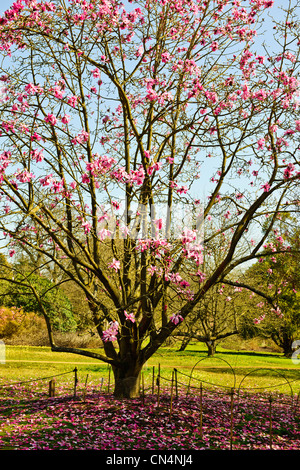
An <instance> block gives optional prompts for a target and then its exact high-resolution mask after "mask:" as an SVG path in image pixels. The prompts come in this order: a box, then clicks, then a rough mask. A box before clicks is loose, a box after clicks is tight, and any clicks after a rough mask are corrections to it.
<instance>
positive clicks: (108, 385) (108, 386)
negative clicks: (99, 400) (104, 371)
mask: <svg viewBox="0 0 300 470" xmlns="http://www.w3.org/2000/svg"><path fill="white" fill-rule="evenodd" d="M109 389H110V366H108V384H107V393H109Z"/></svg>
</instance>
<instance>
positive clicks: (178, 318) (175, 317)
mask: <svg viewBox="0 0 300 470" xmlns="http://www.w3.org/2000/svg"><path fill="white" fill-rule="evenodd" d="M170 320H171V322H172V323H174V325H178V323H180V322H182V321H183V317H182V316H181V315H180V314H179V313H174V314H173V315H172V316H171V318H170Z"/></svg>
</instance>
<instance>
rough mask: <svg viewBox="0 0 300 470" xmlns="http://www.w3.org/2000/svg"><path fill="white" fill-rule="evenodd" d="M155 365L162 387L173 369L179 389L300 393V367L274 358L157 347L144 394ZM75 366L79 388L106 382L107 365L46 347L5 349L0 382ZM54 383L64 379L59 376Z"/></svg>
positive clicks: (196, 346)
mask: <svg viewBox="0 0 300 470" xmlns="http://www.w3.org/2000/svg"><path fill="white" fill-rule="evenodd" d="M159 365H160V370H161V376H162V379H161V386H162V387H170V381H171V377H172V370H173V369H174V368H176V369H177V371H178V382H179V383H180V384H182V386H183V384H188V383H190V386H191V387H194V388H199V386H200V382H202V383H203V386H212V385H216V386H220V387H225V388H230V387H235V388H239V387H240V386H241V387H242V388H247V389H249V390H250V391H254V392H260V391H279V392H282V393H299V390H300V365H298V366H297V365H295V364H293V362H292V360H291V359H287V358H285V357H284V356H282V355H281V354H278V353H269V352H268V353H266V352H251V351H242V352H241V351H232V350H225V349H222V348H218V352H217V353H216V355H215V357H214V358H207V352H206V349H205V348H204V347H201V345H199V344H191V345H189V346H188V347H187V348H186V350H185V351H182V352H178V347H177V348H176V347H174V348H161V349H160V350H159V351H158V352H157V353H156V354H155V355H154V356H153V357H152V358H151V359H149V361H148V362H147V363H146V364H145V366H144V383H145V388H146V389H149V388H151V386H152V374H153V367H154V368H155V378H156V375H157V372H158V366H159ZM75 367H76V368H77V369H78V378H79V382H80V384H83V383H85V381H86V380H88V382H89V383H90V382H91V381H96V382H97V383H100V381H101V379H102V378H103V380H105V381H106V382H107V381H108V376H109V369H108V366H107V364H105V363H103V362H101V361H97V360H95V359H91V358H88V357H84V356H80V355H75V354H68V353H53V352H51V350H50V348H48V347H33V346H7V347H6V363H5V364H0V383H1V384H5V383H6V382H11V381H13V382H21V381H26V380H32V379H38V378H43V377H51V376H55V375H59V374H64V373H66V372H72V371H73V370H74V368H75ZM192 371H193V374H192V378H190V377H191V372H192ZM57 380H63V376H62V377H61V378H59V377H57ZM111 384H112V376H111Z"/></svg>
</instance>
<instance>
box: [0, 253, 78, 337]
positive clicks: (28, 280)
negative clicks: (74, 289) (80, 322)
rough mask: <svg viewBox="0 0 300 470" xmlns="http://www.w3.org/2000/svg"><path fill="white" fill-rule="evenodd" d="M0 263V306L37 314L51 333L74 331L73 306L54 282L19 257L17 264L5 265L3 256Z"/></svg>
mask: <svg viewBox="0 0 300 470" xmlns="http://www.w3.org/2000/svg"><path fill="white" fill-rule="evenodd" d="M1 261H2V262H1V263H0V304H1V305H2V306H4V307H10V308H16V309H17V311H22V312H23V315H24V313H32V312H34V313H37V314H38V315H40V316H43V317H44V318H45V320H46V322H47V321H48V322H51V324H52V325H53V328H54V330H59V331H69V330H74V329H75V328H76V321H75V319H74V316H73V307H72V304H71V302H70V300H69V299H68V297H67V295H66V294H65V293H64V292H63V291H62V289H61V288H60V287H59V286H58V284H57V283H53V281H51V280H49V279H47V278H46V277H43V276H42V275H41V274H39V272H38V271H39V270H38V268H37V267H35V268H34V269H33V268H32V266H30V265H31V262H29V261H28V260H27V261H26V258H24V257H22V259H21V260H20V261H19V263H14V264H9V263H8V262H7V260H6V259H5V257H4V256H2V258H1Z"/></svg>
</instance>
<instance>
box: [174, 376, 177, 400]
mask: <svg viewBox="0 0 300 470" xmlns="http://www.w3.org/2000/svg"><path fill="white" fill-rule="evenodd" d="M174 374H175V376H174V377H175V393H176V400H178V379H177V369H174Z"/></svg>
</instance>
